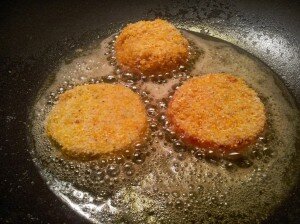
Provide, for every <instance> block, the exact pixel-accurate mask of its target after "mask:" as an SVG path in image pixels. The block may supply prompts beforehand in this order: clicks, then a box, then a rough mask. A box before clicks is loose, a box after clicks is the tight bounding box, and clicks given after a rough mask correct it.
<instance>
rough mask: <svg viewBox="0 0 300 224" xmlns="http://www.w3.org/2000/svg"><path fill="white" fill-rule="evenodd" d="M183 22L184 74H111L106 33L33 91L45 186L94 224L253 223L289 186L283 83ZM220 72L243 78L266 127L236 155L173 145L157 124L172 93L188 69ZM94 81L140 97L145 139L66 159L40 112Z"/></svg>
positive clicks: (293, 160)
mask: <svg viewBox="0 0 300 224" xmlns="http://www.w3.org/2000/svg"><path fill="white" fill-rule="evenodd" d="M181 27H185V25H184V24H182V25H181ZM185 28H186V31H182V32H183V34H184V35H185V36H186V37H187V38H188V40H189V41H190V42H191V43H192V45H193V46H194V47H195V49H197V59H195V64H194V67H193V68H192V69H191V71H189V72H182V73H178V74H174V76H172V77H171V78H169V79H166V80H165V81H162V82H160V81H159V80H158V81H157V80H147V81H142V80H134V79H132V78H131V76H130V75H128V74H125V75H124V74H121V75H118V71H117V69H116V66H115V61H114V57H113V56H114V47H113V46H114V35H113V36H111V37H108V38H106V39H101V38H100V39H96V40H95V41H93V43H91V44H90V45H89V46H88V47H86V48H77V49H75V50H74V53H73V56H72V57H66V58H64V60H63V62H62V63H61V65H60V66H59V67H58V68H57V70H56V72H55V74H53V75H52V76H51V77H49V79H48V81H47V82H46V84H45V85H44V87H43V88H42V90H41V91H40V94H39V96H38V98H37V100H36V103H35V106H34V108H33V111H32V115H33V116H32V121H31V122H32V136H33V137H34V142H35V143H34V144H35V145H34V150H33V151H32V152H31V154H32V157H33V159H34V161H35V162H36V164H37V166H38V167H39V170H40V172H41V174H42V176H43V177H44V178H45V179H46V180H47V184H48V186H49V187H50V189H51V190H52V191H53V192H54V193H55V194H56V195H57V196H58V197H60V198H61V199H62V200H63V201H65V202H66V203H67V204H69V205H70V206H71V207H72V208H73V209H74V210H76V211H77V212H78V213H80V214H81V215H83V216H85V217H86V218H87V219H89V220H90V221H92V222H94V223H124V222H125V223H126V222H128V223H186V222H188V223H198V222H199V223H232V222H237V221H239V222H242V223H253V222H261V221H263V220H265V219H266V218H268V217H269V216H270V214H272V212H273V211H274V210H275V209H276V208H277V207H278V206H279V205H280V204H281V203H282V202H283V201H284V200H285V199H286V198H287V197H288V195H289V193H290V191H291V189H292V188H294V187H295V185H296V184H297V181H298V170H299V152H298V151H297V150H299V149H298V148H297V145H296V144H297V142H296V141H297V138H298V137H299V136H298V134H297V131H298V126H299V111H298V109H297V107H296V106H295V103H294V100H293V99H292V97H291V96H290V95H289V94H288V91H287V90H286V88H285V87H284V85H283V83H281V81H280V80H279V79H278V78H277V75H276V74H275V73H274V72H273V71H272V70H271V69H270V68H269V67H268V66H267V65H266V64H264V63H262V62H261V61H259V60H258V59H257V58H255V57H254V56H252V55H250V54H249V53H247V52H245V51H244V50H242V49H241V48H238V47H236V46H234V45H232V44H230V43H228V42H225V41H222V40H220V39H216V38H212V37H210V36H208V35H207V34H206V35H205V34H203V33H202V34H200V33H197V32H196V33H195V32H191V31H188V30H193V29H192V28H190V29H189V27H185ZM220 72H226V73H232V74H235V75H237V76H240V77H242V78H244V79H245V81H246V82H247V83H248V84H249V85H250V86H251V87H252V88H253V89H255V90H256V91H257V92H258V93H259V96H260V98H261V99H262V101H263V102H264V104H265V106H266V110H267V116H268V125H267V126H268V127H267V131H266V133H265V135H262V136H260V138H259V140H258V142H257V143H256V144H255V145H254V146H252V148H251V150H250V151H251V153H250V155H248V156H247V157H246V158H245V159H242V160H237V161H232V160H228V159H215V158H207V157H203V156H202V155H201V153H199V151H197V149H193V148H192V149H190V148H189V147H186V146H182V147H181V146H180V147H177V146H178V145H177V146H176V144H175V145H174V142H172V141H170V138H169V136H168V133H167V132H166V130H165V129H164V125H163V124H162V122H161V120H162V116H163V115H164V112H165V108H166V107H167V104H168V101H169V99H170V97H171V96H172V95H173V93H174V90H175V89H176V88H177V87H178V86H180V85H181V84H182V83H184V81H185V80H186V79H188V78H189V76H197V75H203V74H207V73H220ZM128 77H129V78H128ZM101 82H107V83H120V84H122V85H126V86H128V87H129V88H132V89H133V90H135V91H136V92H137V93H139V94H140V95H141V96H142V97H144V98H143V99H144V101H145V105H146V108H147V109H148V116H149V118H150V120H151V125H152V126H151V127H152V128H153V129H152V133H153V136H152V137H151V139H150V140H149V142H148V143H147V144H146V145H143V146H137V147H136V148H135V149H134V150H135V151H134V153H133V154H130V153H129V154H128V155H121V156H119V155H118V156H115V155H108V156H103V157H101V158H98V159H95V160H91V161H77V160H73V159H70V158H66V157H65V156H64V155H62V154H61V152H60V150H59V147H57V145H55V144H53V142H51V141H50V140H49V139H48V138H47V136H46V135H45V133H44V126H43V125H44V121H45V118H46V116H47V114H48V112H49V111H50V109H51V108H52V106H53V104H54V103H55V101H56V100H57V98H58V96H59V94H61V93H63V92H64V91H66V90H67V89H71V88H73V87H74V86H76V85H81V84H85V83H101Z"/></svg>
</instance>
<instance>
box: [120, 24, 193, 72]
mask: <svg viewBox="0 0 300 224" xmlns="http://www.w3.org/2000/svg"><path fill="white" fill-rule="evenodd" d="M115 48H116V58H117V62H118V64H119V65H120V66H121V67H122V68H123V70H125V71H129V72H132V73H137V74H141V73H142V74H144V75H156V74H164V73H166V72H171V71H172V70H174V69H178V67H179V66H180V65H185V64H186V63H187V59H188V41H187V40H186V39H185V38H184V37H183V35H182V34H181V33H180V32H179V30H177V29H176V28H175V27H174V26H173V25H172V24H170V23H169V22H167V21H165V20H161V19H156V20H154V21H139V22H137V23H133V24H129V25H127V26H126V27H125V28H124V29H123V30H122V31H121V33H120V35H119V36H118V37H117V39H116V44H115Z"/></svg>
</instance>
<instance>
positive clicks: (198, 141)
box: [167, 74, 266, 153]
mask: <svg viewBox="0 0 300 224" xmlns="http://www.w3.org/2000/svg"><path fill="white" fill-rule="evenodd" d="M167 116H168V119H169V121H170V124H171V127H172V129H173V130H174V131H175V132H176V133H177V134H178V135H180V136H181V137H182V138H183V140H184V141H185V142H186V143H189V144H192V145H195V146H199V147H204V148H207V149H212V150H214V151H217V150H216V149H222V150H223V151H224V152H225V153H226V152H230V151H232V150H235V151H236V150H241V149H242V148H244V147H245V146H247V145H249V144H251V143H252V142H253V141H255V140H256V138H257V137H258V135H259V134H261V133H262V132H263V130H264V127H265V123H266V114H265V108H264V105H263V103H262V102H261V100H260V99H259V97H258V96H257V93H256V92H255V91H254V90H253V89H251V88H250V87H248V86H247V84H246V83H245V81H244V80H243V79H241V78H238V77H235V76H233V75H230V74H209V75H203V76H199V77H195V78H192V79H190V80H188V81H187V82H186V83H185V84H183V85H182V86H181V87H180V88H179V89H178V90H177V91H176V92H175V94H174V96H173V99H172V100H171V102H170V104H169V107H168V109H167Z"/></svg>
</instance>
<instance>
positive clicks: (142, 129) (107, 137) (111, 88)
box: [46, 84, 148, 157]
mask: <svg viewBox="0 0 300 224" xmlns="http://www.w3.org/2000/svg"><path fill="white" fill-rule="evenodd" d="M147 129H148V124H147V116H146V110H145V107H144V105H143V103H142V101H141V99H140V97H139V95H137V94H136V93H134V92H133V91H131V90H130V89H129V88H127V87H124V86H122V85H113V84H91V85H83V86H77V87H75V88H74V89H71V90H68V91H66V92H65V93H63V94H61V95H60V97H59V100H58V102H57V104H56V105H55V106H54V107H53V109H52V110H51V112H50V113H49V116H48V118H47V120H46V132H47V134H48V135H49V136H50V137H52V138H53V139H54V140H55V141H57V142H58V143H59V144H60V145H61V146H62V151H63V152H64V153H66V154H68V155H69V156H75V157H76V156H95V155H98V154H102V153H108V152H112V151H117V150H122V149H126V148H128V147H130V146H132V144H134V143H136V142H138V141H141V140H142V139H143V137H145V135H146V133H147Z"/></svg>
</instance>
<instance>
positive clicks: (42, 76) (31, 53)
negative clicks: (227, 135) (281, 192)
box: [0, 0, 300, 223]
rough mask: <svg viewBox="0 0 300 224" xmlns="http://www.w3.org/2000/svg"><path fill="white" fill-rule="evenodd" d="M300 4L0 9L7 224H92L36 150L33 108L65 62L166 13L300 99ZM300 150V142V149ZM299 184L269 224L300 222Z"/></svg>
mask: <svg viewBox="0 0 300 224" xmlns="http://www.w3.org/2000/svg"><path fill="white" fill-rule="evenodd" d="M297 2H298V1H274V0H272V1H269V0H268V1H251V0H249V1H247V0H242V1H224V0H223V1H182V2H180V1H157V0H151V1H147V0H144V1H130V2H127V1H67V0H61V1H57V2H55V1H49V2H48V1H47V2H36V1H26V2H25V1H24V2H23V1H9V2H4V3H1V5H0V7H1V9H0V16H1V19H0V30H1V32H0V33H1V35H0V41H1V42H0V43H1V48H0V71H1V75H0V84H1V87H0V91H1V93H0V95H1V106H0V112H1V123H0V124H1V141H0V142H1V143H0V144H1V146H0V164H1V169H0V181H1V183H0V193H1V194H0V223H85V222H87V221H86V220H85V219H84V218H82V217H81V216H79V215H78V214H77V213H76V212H74V211H73V210H72V209H71V208H69V207H68V206H67V205H65V204H64V203H63V202H62V201H60V200H59V199H58V198H56V196H55V195H54V194H53V193H52V192H51V191H50V190H49V189H48V188H47V185H46V184H45V182H44V180H43V179H42V178H41V176H40V175H39V173H38V171H37V169H36V167H35V165H34V163H33V161H32V159H31V157H30V153H29V151H30V150H31V148H30V144H29V140H30V139H29V135H28V120H27V119H28V116H27V115H28V112H29V110H30V106H31V105H32V102H33V100H34V99H35V97H36V95H37V92H38V90H39V88H40V87H41V85H42V84H43V83H44V81H45V80H46V78H47V76H48V75H49V74H51V73H53V72H54V71H55V68H56V67H57V66H58V64H59V61H60V59H62V58H63V57H64V56H65V55H67V54H68V53H69V52H71V51H72V50H74V49H75V48H76V47H78V46H83V45H84V44H87V43H89V42H90V41H91V40H93V39H95V38H97V36H99V35H104V36H105V35H107V36H108V35H109V34H111V33H113V32H115V31H116V30H118V29H120V27H122V26H123V25H124V24H126V23H128V22H134V21H138V20H141V19H146V18H147V19H153V18H156V17H160V18H165V19H168V20H169V21H171V22H173V23H175V24H176V25H177V26H178V27H185V28H188V29H191V30H193V31H197V32H204V33H206V34H208V35H211V36H215V37H218V38H221V39H224V40H226V41H228V42H231V43H233V44H235V45H238V46H240V47H241V48H244V49H245V50H247V51H248V52H250V53H252V54H254V55H255V56H257V57H258V58H260V59H261V60H262V61H263V62H265V63H266V64H268V65H269V66H270V67H271V68H272V69H273V70H274V71H275V72H276V73H277V74H279V76H280V77H279V78H280V79H281V80H282V81H283V82H284V83H285V85H286V86H287V87H288V89H289V91H290V93H291V94H292V95H293V96H294V98H295V101H296V102H297V103H298V104H299V103H300V75H299V74H300V63H299V62H300V48H299V46H300V16H299V10H300V4H299V2H298V3H297ZM298 149H299V147H298ZM299 186H300V182H299V184H298V187H296V188H295V189H294V190H293V191H292V192H291V193H290V196H289V198H287V200H286V201H285V202H284V203H282V205H280V206H279V207H278V209H277V210H276V211H275V212H274V214H272V215H271V216H270V217H269V219H267V220H266V221H265V222H266V223H300V193H299Z"/></svg>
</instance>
